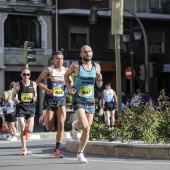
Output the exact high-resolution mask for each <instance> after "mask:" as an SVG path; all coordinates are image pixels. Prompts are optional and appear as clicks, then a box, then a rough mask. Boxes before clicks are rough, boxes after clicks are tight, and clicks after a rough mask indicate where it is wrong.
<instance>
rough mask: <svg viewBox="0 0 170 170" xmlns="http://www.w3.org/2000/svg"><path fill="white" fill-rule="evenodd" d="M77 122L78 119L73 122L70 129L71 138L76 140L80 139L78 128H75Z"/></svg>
mask: <svg viewBox="0 0 170 170" xmlns="http://www.w3.org/2000/svg"><path fill="white" fill-rule="evenodd" d="M76 123H77V121H74V122H73V123H72V130H71V131H70V136H71V138H72V139H73V140H74V141H76V140H78V132H77V130H75V128H74V126H75V125H76Z"/></svg>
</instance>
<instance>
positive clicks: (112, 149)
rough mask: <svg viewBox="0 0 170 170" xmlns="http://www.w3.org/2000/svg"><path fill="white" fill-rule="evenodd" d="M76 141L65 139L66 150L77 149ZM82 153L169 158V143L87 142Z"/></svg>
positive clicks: (75, 150)
mask: <svg viewBox="0 0 170 170" xmlns="http://www.w3.org/2000/svg"><path fill="white" fill-rule="evenodd" d="M78 146H79V142H78V141H70V140H68V141H66V150H67V151H69V152H77V151H78ZM84 153H87V154H92V155H105V156H113V157H131V158H137V157H138V158H155V159H162V158H163V159H170V144H153V145H150V144H124V143H115V142H98V141H89V142H87V145H86V148H85V150H84Z"/></svg>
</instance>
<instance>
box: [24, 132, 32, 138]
mask: <svg viewBox="0 0 170 170" xmlns="http://www.w3.org/2000/svg"><path fill="white" fill-rule="evenodd" d="M25 136H26V140H29V139H30V136H31V134H30V132H28V131H26V132H25Z"/></svg>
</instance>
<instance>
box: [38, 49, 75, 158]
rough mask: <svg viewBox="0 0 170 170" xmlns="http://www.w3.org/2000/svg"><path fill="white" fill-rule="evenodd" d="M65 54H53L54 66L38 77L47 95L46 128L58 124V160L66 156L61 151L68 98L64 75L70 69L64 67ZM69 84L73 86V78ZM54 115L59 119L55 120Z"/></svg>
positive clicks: (47, 68)
mask: <svg viewBox="0 0 170 170" xmlns="http://www.w3.org/2000/svg"><path fill="white" fill-rule="evenodd" d="M63 59H64V56H63V53H62V52H61V51H57V52H55V53H54V54H53V63H54V64H53V65H51V66H48V67H46V68H45V70H44V71H43V72H42V73H41V75H40V76H39V77H38V79H37V81H36V83H37V85H38V86H39V87H40V88H41V89H42V90H44V92H45V93H46V97H45V109H46V120H45V126H46V129H47V131H52V130H53V129H54V121H57V122H58V126H57V135H56V148H55V150H54V155H55V156H56V157H57V158H63V157H64V155H63V154H62V153H61V151H60V147H61V142H62V139H63V134H64V122H65V120H66V97H65V81H64V74H65V72H66V71H67V69H68V68H66V67H63ZM45 78H47V85H45V84H43V81H44V79H45ZM69 83H70V84H71V85H73V80H72V78H71V76H70V77H69ZM54 114H56V115H57V119H56V120H54Z"/></svg>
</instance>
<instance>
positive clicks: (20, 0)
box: [7, 0, 47, 3]
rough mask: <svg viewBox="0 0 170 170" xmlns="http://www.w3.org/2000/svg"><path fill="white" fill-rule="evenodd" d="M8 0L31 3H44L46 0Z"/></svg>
mask: <svg viewBox="0 0 170 170" xmlns="http://www.w3.org/2000/svg"><path fill="white" fill-rule="evenodd" d="M7 1H10V2H32V3H46V2H47V0H7Z"/></svg>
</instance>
